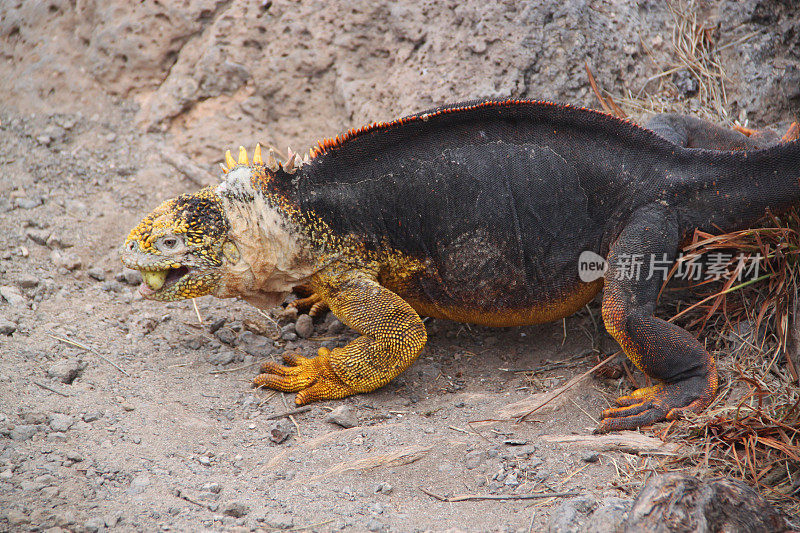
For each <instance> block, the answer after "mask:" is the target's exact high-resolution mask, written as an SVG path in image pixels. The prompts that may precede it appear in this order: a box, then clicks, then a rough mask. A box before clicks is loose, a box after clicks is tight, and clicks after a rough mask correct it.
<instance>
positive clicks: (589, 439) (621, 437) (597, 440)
mask: <svg viewBox="0 0 800 533" xmlns="http://www.w3.org/2000/svg"><path fill="white" fill-rule="evenodd" d="M540 439H541V440H543V441H545V442H554V443H558V444H578V445H581V446H588V447H591V448H593V449H596V450H600V451H618V452H624V453H631V454H634V455H675V453H676V452H677V451H678V448H679V447H680V446H679V445H678V444H675V443H671V442H663V441H661V440H659V439H656V438H654V437H648V436H647V435H642V434H641V433H638V432H636V431H620V432H619V433H615V434H613V435H542V436H541V437H540Z"/></svg>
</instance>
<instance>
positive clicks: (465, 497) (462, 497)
mask: <svg viewBox="0 0 800 533" xmlns="http://www.w3.org/2000/svg"><path fill="white" fill-rule="evenodd" d="M419 490H421V491H422V492H424V493H425V494H427V495H428V496H430V497H431V498H435V499H437V500H439V501H440V502H450V503H455V502H466V501H479V500H540V499H543V498H569V497H570V496H580V495H581V493H580V492H537V493H534V494H458V495H456V496H450V497H445V496H439V495H438V494H435V493H433V492H431V491H429V490H427V489H423V488H422V487H420V488H419Z"/></svg>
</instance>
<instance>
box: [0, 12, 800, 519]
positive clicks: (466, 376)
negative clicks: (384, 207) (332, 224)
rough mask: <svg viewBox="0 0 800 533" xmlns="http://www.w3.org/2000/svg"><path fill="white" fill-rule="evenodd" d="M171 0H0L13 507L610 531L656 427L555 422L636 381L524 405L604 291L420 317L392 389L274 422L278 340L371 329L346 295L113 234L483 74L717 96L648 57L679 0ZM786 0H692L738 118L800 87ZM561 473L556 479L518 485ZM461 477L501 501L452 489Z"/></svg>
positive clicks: (594, 411)
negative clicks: (165, 292)
mask: <svg viewBox="0 0 800 533" xmlns="http://www.w3.org/2000/svg"><path fill="white" fill-rule="evenodd" d="M165 4H167V5H162V4H161V3H159V2H152V3H150V2H146V3H143V4H137V5H136V6H135V7H131V6H130V5H129V3H128V2H122V1H116V2H115V1H112V2H92V1H78V2H67V1H64V2H59V1H52V2H7V3H3V5H0V58H2V61H0V148H1V149H0V353H2V357H0V391H2V392H0V509H2V511H0V529H4V530H12V531H28V530H30V531H40V530H48V531H60V530H67V531H100V530H104V529H116V530H120V531H156V530H162V531H196V530H209V531H251V530H267V531H270V530H292V531H301V530H303V531H305V530H309V531H338V530H344V531H367V530H368V531H423V530H435V531H441V530H447V529H455V530H465V531H545V530H549V531H559V532H561V531H564V532H565V531H598V532H599V531H613V530H614V529H615V528H616V527H618V526H619V524H620V523H621V521H622V520H623V519H624V516H625V512H626V510H627V509H628V508H629V506H630V504H631V502H632V501H633V499H634V498H635V496H636V494H637V493H638V491H639V489H640V488H641V486H642V483H643V482H644V480H645V479H646V477H647V475H648V472H649V469H651V468H654V467H656V466H657V465H658V464H659V455H658V453H656V454H655V455H654V454H653V453H648V452H647V450H645V449H644V448H641V447H640V448H638V451H639V452H640V453H629V452H630V451H631V450H628V452H624V451H620V450H619V449H618V448H615V447H614V446H608V447H605V446H600V447H598V444H597V442H596V441H595V442H594V443H592V444H589V445H585V444H580V443H564V442H553V439H554V438H555V439H556V440H559V439H560V440H564V439H563V436H568V435H569V436H588V435H590V434H591V431H592V429H593V428H594V427H595V425H596V422H597V417H598V414H599V412H600V410H601V409H603V408H605V407H606V406H608V405H609V402H610V401H612V400H613V398H614V397H615V396H617V395H619V394H621V393H624V392H627V391H629V390H630V387H629V385H628V384H627V382H626V381H625V380H603V379H600V378H596V377H590V378H588V379H587V380H585V381H583V382H582V383H581V384H580V385H579V386H577V387H575V388H572V389H571V390H569V391H568V392H567V393H566V394H564V395H563V396H561V397H560V398H559V399H558V400H557V401H556V402H554V403H553V405H552V406H551V407H552V408H549V409H546V410H542V411H540V412H538V413H537V414H536V415H535V416H533V417H532V418H531V419H530V420H528V421H526V422H523V423H519V424H517V423H515V422H514V420H513V419H512V418H511V417H509V416H508V415H507V410H504V409H505V408H507V406H509V405H510V404H513V403H515V402H518V401H521V400H524V399H526V398H528V397H529V396H530V395H531V394H534V393H539V392H543V391H549V390H553V389H554V388H556V387H558V386H560V385H563V384H564V383H566V382H567V381H568V380H569V379H571V378H573V377H575V376H577V375H578V374H580V373H582V372H585V371H586V370H588V369H589V368H591V367H592V366H593V365H594V364H595V363H596V362H597V359H596V355H597V353H598V350H599V351H600V352H602V353H604V354H610V353H613V352H614V351H615V350H616V349H618V347H617V346H616V345H615V344H614V343H613V341H611V340H610V338H609V337H608V336H607V335H606V334H605V333H604V332H602V331H601V330H598V327H597V325H596V324H597V321H598V320H599V310H598V306H597V305H596V304H594V305H591V306H589V308H587V309H586V310H584V311H581V312H580V313H578V314H576V315H574V316H572V317H570V318H568V319H566V320H565V321H563V322H559V323H553V324H546V325H542V326H534V327H524V328H499V329H492V328H484V327H475V326H468V325H462V324H456V323H451V322H447V321H440V320H428V321H427V322H426V325H427V328H428V335H429V341H428V344H427V346H426V347H425V349H424V351H423V353H422V356H421V357H420V358H419V360H418V361H417V362H416V363H415V364H414V365H413V366H412V367H411V368H410V369H409V370H408V371H407V372H405V374H404V375H403V376H401V377H400V378H399V379H397V380H395V381H394V382H393V383H391V384H390V385H388V386H386V387H384V388H383V389H381V390H379V391H376V392H374V393H372V394H368V395H362V396H357V397H351V398H347V399H344V400H341V401H335V402H334V401H331V402H323V403H319V404H314V405H312V406H311V408H310V409H309V410H306V411H304V412H301V413H297V414H295V415H293V416H292V417H290V418H289V417H285V416H282V417H280V418H277V419H270V416H271V415H276V414H282V413H285V412H287V411H288V410H291V409H293V408H294V404H293V395H283V394H274V393H270V392H268V391H262V390H257V391H255V390H252V389H251V388H250V386H249V382H250V380H251V379H252V378H253V377H254V375H255V374H256V373H257V370H258V364H259V363H260V362H261V361H262V360H265V359H266V358H269V357H274V356H276V355H279V354H281V353H282V352H284V351H285V350H297V351H300V352H302V353H304V354H306V355H311V354H313V353H315V351H316V349H317V348H318V347H319V346H336V345H341V344H343V343H345V342H347V341H348V340H349V339H350V338H352V336H353V334H352V332H349V331H347V330H346V329H345V328H343V326H342V325H341V323H339V322H338V321H337V320H335V317H333V316H331V315H324V316H322V317H319V318H318V319H317V320H315V321H314V323H313V329H311V330H310V331H308V330H307V329H306V328H302V327H301V328H295V326H294V322H293V321H292V320H287V319H286V318H281V319H279V322H275V319H276V318H278V315H277V313H273V314H272V315H273V316H272V317H271V318H267V317H265V316H263V315H261V314H259V313H257V312H256V311H255V310H254V309H253V308H251V307H249V306H248V305H247V304H245V303H243V302H238V301H221V300H215V299H213V298H210V297H205V298H200V299H197V300H196V301H195V302H191V301H186V302H177V303H170V304H166V305H164V304H160V303H155V302H149V301H145V300H142V298H141V297H140V296H139V295H138V292H137V285H138V283H139V282H140V279H139V278H138V277H137V275H136V274H135V273H134V272H132V271H124V270H123V269H122V266H121V264H120V263H119V259H118V254H117V249H118V247H119V246H120V245H121V243H122V241H123V240H124V238H125V236H126V235H127V232H128V231H129V229H130V228H131V227H132V226H133V225H134V224H135V223H136V222H138V220H139V218H141V216H143V215H144V214H146V213H147V212H148V211H149V210H150V209H151V208H152V207H153V206H155V205H157V204H158V203H159V202H161V201H162V200H164V199H166V198H169V197H171V196H174V195H176V194H179V193H182V192H186V191H191V190H195V189H197V188H198V186H199V185H201V184H206V183H212V182H213V180H214V179H215V176H216V174H217V171H216V170H214V167H215V166H216V164H217V163H218V162H219V161H220V160H221V157H222V153H223V151H224V149H227V148H233V147H236V146H238V145H240V144H244V145H247V146H252V145H253V144H254V142H255V141H256V140H260V141H261V142H262V143H264V144H275V145H277V146H279V147H284V146H286V144H287V143H291V144H292V146H293V147H296V148H299V149H301V152H302V149H303V148H304V147H308V146H310V145H311V143H312V142H313V141H315V140H316V139H318V138H322V137H324V136H330V135H335V134H336V133H338V132H340V131H342V130H344V129H346V128H348V127H351V126H358V125H361V124H363V123H365V122H368V121H371V120H383V119H387V118H391V117H393V116H398V115H401V114H404V113H409V112H413V111H416V110H419V109H423V108H426V107H430V106H431V105H436V104H440V103H444V102H448V101H457V100H460V99H467V98H474V97H484V96H490V97H491V96H515V97H517V96H519V97H531V98H540V97H541V98H551V99H558V100H564V101H569V102H572V103H575V104H580V105H587V106H591V107H595V106H596V100H595V99H594V96H593V94H592V92H591V89H590V87H589V84H588V81H587V78H586V74H585V71H584V63H585V62H586V63H589V64H591V66H592V68H593V70H594V72H595V75H596V77H597V78H598V82H599V83H600V85H601V87H605V88H608V89H609V90H612V92H614V94H620V95H624V94H630V95H636V94H638V92H639V91H644V92H645V93H649V92H652V93H654V94H659V95H661V96H662V97H664V98H669V99H672V100H673V101H674V103H675V107H676V108H679V109H685V110H690V111H691V110H694V111H698V112H699V110H700V109H706V108H707V106H708V105H710V104H709V102H708V101H705V100H703V98H704V97H703V94H701V92H702V91H698V90H697V89H696V88H695V87H694V86H693V82H692V80H693V79H694V78H693V77H692V75H691V74H690V75H685V74H681V72H686V69H685V68H684V69H683V70H681V69H678V70H676V71H675V72H676V73H677V74H674V75H673V74H670V75H668V76H665V77H664V76H662V77H663V78H665V79H666V80H667V81H668V83H666V84H661V82H662V81H663V80H661V78H662V77H659V78H654V76H656V75H658V74H659V73H661V72H664V71H665V70H667V69H669V68H672V67H671V65H677V64H678V63H677V62H678V61H679V59H678V58H677V55H676V51H675V49H674V48H673V47H672V45H671V43H672V41H673V38H674V36H673V29H674V27H675V18H674V17H675V15H674V13H673V12H671V11H670V10H669V9H668V8H667V7H666V4H665V3H662V2H655V1H654V2H638V3H637V2H625V1H623V2H603V1H566V2H564V1H559V2H555V1H553V2H538V3H530V4H523V3H515V2H477V1H475V2H449V3H448V2H396V3H386V4H385V5H377V4H375V3H373V2H367V1H364V2H360V1H354V2H347V3H346V4H345V3H337V2H334V3H330V4H328V3H323V2H299V3H295V2H288V1H283V2H282V1H276V2H239V1H232V2H231V1H226V2H222V1H215V2H212V1H205V2H203V1H199V0H198V1H194V0H187V1H185V2H165ZM791 4H792V2H787V1H784V2H781V1H778V0H775V1H744V2H725V1H719V2H706V3H699V4H698V5H697V6H695V8H694V9H695V11H693V13H696V16H697V17H699V18H698V19H697V20H699V21H700V22H704V23H707V24H708V27H709V28H710V29H709V31H713V32H715V33H714V34H713V39H714V41H715V42H717V43H719V44H720V47H721V48H723V49H722V50H721V51H720V52H719V53H718V54H719V55H718V59H719V61H720V62H721V63H722V67H723V68H724V70H725V73H726V75H727V79H726V82H725V84H726V96H725V98H726V100H725V101H724V102H723V104H724V105H722V107H723V108H724V109H725V110H726V112H728V113H729V115H730V116H731V117H732V118H735V119H739V120H742V121H748V120H749V123H750V124H752V125H756V126H759V127H761V126H768V125H774V124H779V123H783V122H785V121H787V120H790V119H791V118H792V117H793V116H796V115H797V114H798V112H799V111H800V16H798V14H797V13H796V12H794V11H792V8H791ZM726 44H727V46H724V45H726ZM687 76H688V77H687ZM627 91H630V93H627ZM194 304H196V308H195V306H194ZM279 328H280V329H279ZM298 329H299V330H300V333H302V334H303V336H298V334H297V333H298ZM717 355H718V356H719V357H725V354H724V353H719V354H717ZM342 406H344V407H345V408H346V409H344V410H342V409H340V408H341V407H342ZM334 409H336V411H335V412H333V413H331V412H332V411H333V410H334ZM503 413H506V414H505V416H504V415H503ZM331 417H332V418H334V419H335V421H332V420H331ZM336 421H338V423H337V422H336ZM344 426H352V427H348V428H347V429H346V428H345V427H344ZM660 428H661V426H657V427H656V428H653V429H648V430H644V431H643V432H642V433H644V435H647V436H652V435H653V434H654V432H655V431H658V430H659V429H660ZM662 451H663V450H662ZM692 473H693V474H700V475H702V474H703V472H702V471H699V472H697V471H695V472H692ZM539 492H551V493H559V494H562V496H558V497H550V498H542V499H527V500H526V499H515V496H518V495H522V494H532V493H539ZM565 493H566V494H567V495H566V496H564V495H563V494H565ZM458 495H490V496H491V497H507V498H506V499H488V500H472V499H469V500H466V501H456V502H447V501H441V500H440V499H438V498H437V497H436V496H439V497H442V498H445V497H452V496H458Z"/></svg>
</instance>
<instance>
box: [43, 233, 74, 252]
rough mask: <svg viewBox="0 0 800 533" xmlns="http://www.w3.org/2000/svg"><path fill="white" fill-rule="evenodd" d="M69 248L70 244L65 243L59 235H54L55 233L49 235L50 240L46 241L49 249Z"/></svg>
mask: <svg viewBox="0 0 800 533" xmlns="http://www.w3.org/2000/svg"><path fill="white" fill-rule="evenodd" d="M71 246H72V244H70V243H68V242H65V241H64V238H63V237H61V236H60V235H56V234H55V233H54V234H53V235H50V238H49V239H47V247H48V248H50V249H54V248H60V249H64V248H69V247H71Z"/></svg>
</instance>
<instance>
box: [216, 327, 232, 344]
mask: <svg viewBox="0 0 800 533" xmlns="http://www.w3.org/2000/svg"><path fill="white" fill-rule="evenodd" d="M214 335H216V336H217V338H218V339H219V340H220V341H221V342H224V343H225V344H233V343H234V342H235V341H236V333H235V332H234V331H233V330H232V329H231V328H229V327H225V326H223V327H221V328H219V329H218V330H217V331H216V332H215V333H214Z"/></svg>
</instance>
